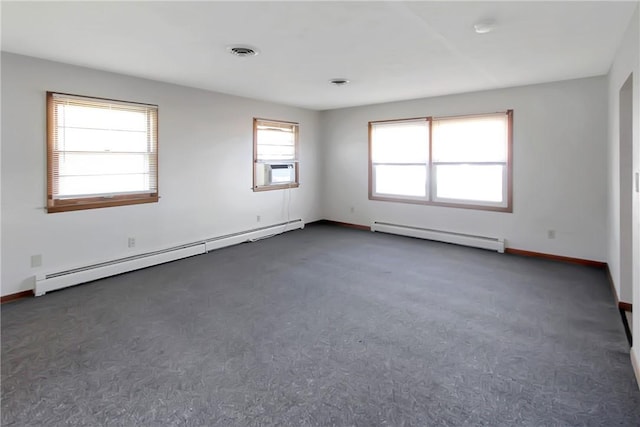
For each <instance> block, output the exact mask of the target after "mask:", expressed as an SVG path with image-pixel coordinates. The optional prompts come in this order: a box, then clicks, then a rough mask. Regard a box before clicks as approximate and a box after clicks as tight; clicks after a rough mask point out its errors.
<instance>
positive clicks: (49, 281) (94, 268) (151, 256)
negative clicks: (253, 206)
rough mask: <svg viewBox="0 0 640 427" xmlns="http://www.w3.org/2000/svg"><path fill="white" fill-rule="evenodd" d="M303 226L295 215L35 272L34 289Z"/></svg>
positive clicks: (58, 286)
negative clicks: (162, 246) (199, 238)
mask: <svg viewBox="0 0 640 427" xmlns="http://www.w3.org/2000/svg"><path fill="white" fill-rule="evenodd" d="M301 228H304V221H302V219H296V220H292V221H287V222H283V223H280V224H275V225H269V226H265V227H260V228H254V229H251V230H247V231H242V232H238V233H232V234H227V235H224V236H219V237H214V238H210V239H206V240H202V241H198V242H193V243H188V244H184V245H180V246H174V247H171V248H167V249H163V250H159V251H153V252H147V253H144V254H139V255H134V256H130V257H126V258H119V259H116V260H111V261H106V262H101V263H97V264H92V265H88V266H84V267H79V268H73V269H69V270H65V271H59V272H56V273H50V274H45V275H41V276H36V277H35V287H34V290H33V293H34V295H35V296H42V295H44V294H45V293H47V292H51V291H55V290H58V289H62V288H66V287H69V286H74V285H78V284H80V283H86V282H91V281H93V280H98V279H102V278H105V277H109V276H115V275H116V274H122V273H127V272H129V271H134V270H139V269H141V268H147V267H151V266H154V265H158V264H163V263H165V262H170V261H175V260H178V259H182V258H188V257H191V256H194V255H200V254H204V253H207V252H210V251H212V250H215V249H219V248H223V247H226V246H232V245H236V244H239V243H244V242H249V241H253V240H256V239H261V238H264V237H268V236H272V235H274V234H279V233H282V232H285V231H291V230H296V229H301Z"/></svg>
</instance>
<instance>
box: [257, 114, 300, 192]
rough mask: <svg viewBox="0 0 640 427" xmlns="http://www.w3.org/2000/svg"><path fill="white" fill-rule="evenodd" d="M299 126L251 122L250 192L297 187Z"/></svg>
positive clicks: (276, 122)
mask: <svg viewBox="0 0 640 427" xmlns="http://www.w3.org/2000/svg"><path fill="white" fill-rule="evenodd" d="M298 129H299V125H298V123H293V122H284V121H279V120H266V119H257V118H254V119H253V191H266V190H277V189H282V188H295V187H298V186H299V181H298V179H299V163H298Z"/></svg>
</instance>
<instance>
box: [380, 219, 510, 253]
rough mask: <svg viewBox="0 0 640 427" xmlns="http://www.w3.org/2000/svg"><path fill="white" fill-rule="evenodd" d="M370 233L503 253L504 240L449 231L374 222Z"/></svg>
mask: <svg viewBox="0 0 640 427" xmlns="http://www.w3.org/2000/svg"><path fill="white" fill-rule="evenodd" d="M371 231H378V232H381V233H390V234H399V235H401V236H409V237H416V238H419V239H426V240H436V241H438V242H446V243H455V244H457V245H464V246H472V247H475V248H482V249H490V250H494V251H498V252H500V253H503V252H504V239H498V238H494V237H485V236H474V235H471V234H463V233H454V232H451V231H442V230H432V229H429V228H420V227H412V226H408V225H400V224H390V223H388V222H378V221H374V222H373V224H371Z"/></svg>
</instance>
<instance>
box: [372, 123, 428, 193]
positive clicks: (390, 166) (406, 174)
mask: <svg viewBox="0 0 640 427" xmlns="http://www.w3.org/2000/svg"><path fill="white" fill-rule="evenodd" d="M371 162H372V175H373V176H372V181H373V182H372V185H373V189H372V191H373V193H374V194H379V195H385V196H391V197H396V196H403V197H410V198H424V197H427V192H428V178H427V177H428V173H427V172H428V166H429V165H428V163H429V122H428V121H427V120H426V119H419V120H406V121H393V122H374V123H371Z"/></svg>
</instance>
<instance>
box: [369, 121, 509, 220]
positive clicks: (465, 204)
mask: <svg viewBox="0 0 640 427" xmlns="http://www.w3.org/2000/svg"><path fill="white" fill-rule="evenodd" d="M495 114H505V115H506V118H507V129H506V132H507V160H506V163H505V162H434V161H433V153H432V151H433V121H434V120H438V119H448V118H465V117H468V118H473V117H481V116H487V115H495ZM415 120H425V121H427V123H428V126H429V129H428V134H429V139H428V141H427V143H428V150H429V156H428V159H427V162H426V167H427V182H425V186H426V189H427V191H426V193H427V195H426V197H412V196H402V195H400V196H391V195H380V194H376V193H374V191H373V190H374V188H373V187H374V179H375V171H374V162H373V143H372V141H373V138H372V137H373V127H374V125H375V124H377V123H393V122H396V123H397V122H407V121H415ZM368 137H369V153H368V154H369V200H375V201H383V202H397V203H409V204H419V205H429V206H440V207H450V208H462V209H474V210H484V211H494V212H506V213H512V212H513V110H511V109H510V110H506V111H499V112H494V113H481V114H465V115H458V116H446V117H433V116H426V117H413V118H404V119H391V120H373V121H370V122H369V123H368ZM377 164H380V163H377ZM381 164H384V163H381ZM420 164H422V163H420ZM438 164H461V165H462V164H501V165H502V164H504V165H505V171H504V172H503V173H504V174H505V175H506V177H504V181H503V182H505V186H503V196H504V197H506V205H505V206H502V205H498V204H495V203H491V202H484V201H474V200H457V199H444V198H441V199H440V200H437V198H436V197H435V190H436V179H437V178H436V168H435V166H434V165H438ZM443 200H444V201H443Z"/></svg>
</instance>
